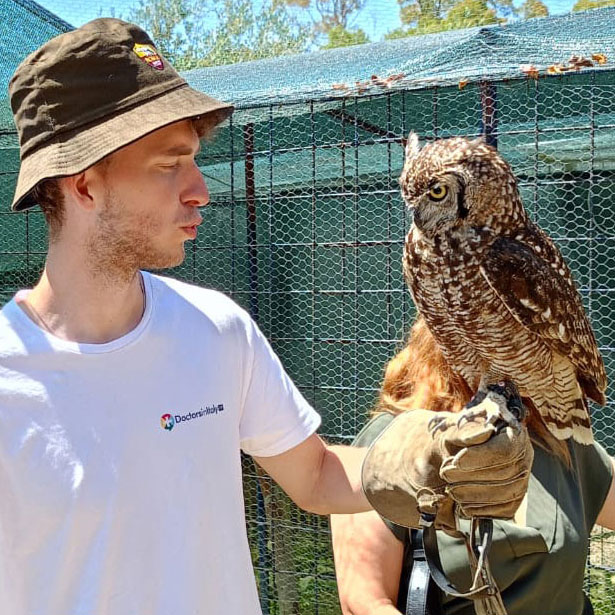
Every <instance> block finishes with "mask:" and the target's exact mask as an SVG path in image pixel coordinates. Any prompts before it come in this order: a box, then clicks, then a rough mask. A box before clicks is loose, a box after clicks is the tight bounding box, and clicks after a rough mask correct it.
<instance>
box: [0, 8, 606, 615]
mask: <svg viewBox="0 0 615 615" xmlns="http://www.w3.org/2000/svg"><path fill="white" fill-rule="evenodd" d="M6 1H7V0H0V2H6ZM562 23H564V24H568V23H569V22H568V21H565V22H562ZM592 23H593V22H592ZM562 27H565V26H562V25H561V24H560V28H562ZM604 32H605V30H604V29H603V30H602V36H606V34H605V33H604ZM455 36H456V37H459V36H462V35H459V34H456V35H455ZM554 36H555V35H554ZM462 37H463V36H462ZM613 39H615V28H613V27H612V26H611V40H613ZM455 40H456V39H455ZM605 40H606V39H605ZM604 44H605V45H606V43H604ZM35 46H36V45H35ZM566 49H568V48H566ZM556 51H557V53H558V54H561V53H562V51H561V49H560V50H556ZM595 51H602V50H601V49H595ZM331 53H333V52H331ZM342 53H343V54H346V53H347V52H346V51H344V52H342ZM335 57H336V56H335V55H329V56H328V58H329V59H328V60H327V62H334V61H335ZM344 57H345V56H344ZM298 61H300V62H301V63H302V65H303V64H305V63H306V62H308V63H309V61H308V59H306V57H302V58H301V59H300V60H298ZM366 61H367V60H366ZM437 68H438V67H437V65H435V66H434V70H437ZM368 69H369V65H368ZM483 69H484V67H483ZM212 70H213V72H211V71H208V72H207V77H205V76H204V73H200V77H199V78H197V77H195V74H193V73H191V74H189V75H188V78H189V79H191V80H192V81H193V84H194V85H195V86H196V87H202V88H205V89H206V91H209V92H210V93H214V94H217V92H215V91H213V92H212V91H211V90H208V89H207V88H206V86H207V84H209V83H214V82H216V81H217V83H218V85H217V87H218V88H220V89H223V88H228V87H229V84H232V83H235V82H236V83H245V81H242V74H243V75H244V76H245V77H246V79H247V78H248V75H249V74H253V70H254V65H245V66H244V67H243V68H241V67H232V69H231V68H225V69H223V70H222V71H220V72H218V73H216V72H215V70H216V69H212ZM361 70H365V66H362V67H361ZM484 70H485V69H484ZM484 70H483V73H482V77H481V78H480V79H478V78H477V79H475V80H474V81H473V82H470V83H468V84H467V85H466V86H465V87H459V86H457V85H441V84H438V85H433V84H432V83H431V82H425V83H424V84H423V86H421V85H420V83H417V82H413V83H412V86H411V87H410V85H408V84H406V87H404V85H403V83H401V84H399V86H398V87H396V88H391V89H389V90H387V91H385V92H383V91H382V89H370V88H367V89H366V90H365V91H363V92H361V93H359V92H358V91H356V90H355V91H351V92H346V93H345V94H344V95H337V93H335V95H332V92H331V87H330V85H331V79H333V76H331V78H330V79H329V81H328V82H327V83H328V86H327V87H326V88H322V89H321V91H320V93H319V94H318V95H316V93H315V91H311V93H310V96H309V97H306V96H305V92H304V93H303V94H301V93H299V95H295V94H293V95H292V96H289V97H288V99H286V100H284V99H283V97H280V96H278V97H276V98H275V99H272V100H269V101H264V100H263V99H262V98H261V99H258V100H255V101H253V103H250V101H249V96H248V95H247V94H246V97H245V98H244V99H242V103H241V105H240V108H239V109H238V111H237V112H236V113H235V114H234V116H233V117H232V118H231V120H230V121H229V122H227V123H226V124H225V125H223V126H222V127H221V128H220V130H219V133H218V135H217V138H216V140H215V141H214V142H212V143H211V144H208V146H206V147H204V148H203V151H202V153H201V154H200V155H199V158H198V163H199V165H200V167H201V169H202V172H203V174H204V175H205V177H206V178H207V179H208V182H209V186H210V191H211V204H210V205H209V206H208V207H207V208H205V209H204V211H203V216H204V222H203V224H202V226H201V230H200V234H199V237H198V238H197V239H196V240H195V241H194V242H192V244H191V245H190V246H189V248H188V250H187V258H186V261H185V262H184V263H183V264H182V265H181V266H180V267H178V268H176V269H174V270H173V272H172V275H173V276H175V277H178V278H182V279H185V280H188V281H191V282H195V283H197V284H200V285H204V286H211V287H214V288H217V289H220V290H223V291H225V292H226V293H228V294H229V295H230V296H232V297H233V298H234V299H235V300H236V301H237V302H238V303H239V304H241V305H242V306H244V307H245V308H246V309H248V310H249V311H250V313H251V314H252V315H253V316H254V318H256V320H257V321H258V323H259V325H260V326H261V328H262V329H263V331H264V333H265V334H266V335H267V336H268V338H269V339H270V340H271V342H272V344H273V346H274V348H275V350H276V351H277V353H278V354H279V356H280V358H281V360H282V362H283V364H284V365H285V367H286V369H287V370H288V372H289V373H290V375H291V377H292V378H293V379H294V381H295V382H296V383H297V385H298V386H299V388H300V389H301V390H302V392H303V394H304V395H305V396H306V398H307V399H308V400H309V401H310V402H311V403H312V404H313V405H314V406H315V407H316V408H317V409H318V410H319V412H320V413H321V414H322V416H323V428H322V430H321V432H322V434H323V435H324V436H325V437H326V438H327V439H328V440H329V441H333V442H342V443H348V442H350V441H351V440H352V438H353V437H354V435H355V434H356V433H357V432H358V430H359V429H360V427H361V426H362V424H363V423H364V421H365V419H366V417H367V415H368V413H369V410H370V408H371V407H372V405H373V402H374V399H375V397H376V394H377V390H378V386H379V382H380V379H381V376H382V371H383V367H384V364H385V363H386V361H387V360H388V359H389V358H390V357H391V356H392V355H393V354H394V353H395V351H396V349H398V348H399V346H400V344H401V343H402V342H403V339H404V337H405V335H406V333H407V332H408V330H409V327H410V323H411V322H412V320H413V316H414V308H413V305H412V301H411V299H410V297H409V294H408V292H407V290H406V287H405V285H404V282H403V279H402V273H401V255H402V243H403V238H404V236H405V234H406V232H407V230H408V228H409V224H410V220H409V218H408V215H407V212H406V210H405V208H404V206H403V203H402V201H401V198H400V195H399V189H398V185H397V178H398V176H399V174H400V171H401V165H402V156H403V151H402V147H401V141H402V138H403V137H405V136H406V135H407V133H408V132H409V130H410V129H412V130H414V131H416V132H417V133H418V134H419V135H420V136H421V137H422V138H425V139H436V138H444V137H448V136H458V135H460V136H469V137H472V136H478V135H479V134H484V135H486V137H487V138H488V140H489V141H490V142H491V143H492V144H494V145H496V146H497V147H498V149H499V151H500V152H501V154H502V155H503V156H504V157H505V158H506V159H507V160H508V161H509V162H510V163H511V165H512V167H513V170H514V172H515V174H516V175H517V177H518V180H519V186H520V190H521V193H522V197H523V200H524V203H525V205H526V207H527V209H528V210H529V212H530V213H531V215H532V217H533V218H534V219H535V220H536V221H537V222H538V223H539V224H540V225H541V226H542V227H543V228H544V229H545V230H546V231H547V232H548V233H549V234H550V235H551V237H553V239H554V240H555V242H556V243H557V244H558V246H559V247H560V248H561V250H562V252H563V254H564V256H565V257H566V258H567V261H568V263H569V264H570V266H571V269H572V272H573V275H574V277H575V280H576V282H577V285H578V287H579V289H580V292H581V294H582V296H583V300H584V304H585V307H586V309H587V311H588V313H589V315H590V318H591V321H592V324H593V326H594V329H595V332H596V336H597V340H598V344H599V347H600V350H601V352H602V355H603V357H604V360H605V364H606V367H607V374H608V376H609V381H610V382H611V384H610V385H609V390H608V392H607V395H608V397H609V399H610V400H613V399H614V396H613V393H614V390H613V384H612V382H613V377H614V375H615V328H614V326H613V322H614V321H615V320H614V317H615V307H614V306H615V302H614V301H613V297H614V294H615V283H614V282H613V278H614V273H615V209H614V208H613V205H612V195H613V190H614V188H615V173H614V171H615V147H613V146H614V145H615V108H614V107H613V100H614V94H615V71H613V70H612V68H611V69H609V68H608V67H607V68H606V69H599V70H598V69H596V70H589V71H584V72H580V73H576V72H575V73H572V74H570V73H567V74H564V75H561V76H551V77H541V78H540V79H538V80H535V79H526V78H522V79H520V78H515V79H509V78H507V79H501V78H496V77H497V75H496V76H489V75H486V73H485V72H484ZM229 71H231V72H232V74H233V75H234V80H235V81H233V79H230V75H231V72H229ZM242 71H243V73H242ZM287 71H288V72H289V73H292V65H289V66H287ZM462 72H463V71H462ZM259 74H261V73H259ZM216 75H217V76H216ZM222 77H224V78H222ZM291 77H292V75H291ZM517 77H518V75H517ZM290 79H291V78H290V77H289V80H290ZM237 87H238V89H239V88H240V86H237ZM241 87H242V86H241ZM225 97H226V98H227V99H232V97H233V96H232V91H227V93H226V96H225ZM2 113H4V114H5V115H7V112H6V107H3V111H2ZM0 157H1V158H0V161H1V165H2V166H1V169H0V197H1V198H2V202H3V203H4V204H5V206H4V209H3V211H2V212H0V228H1V229H2V241H1V242H0V300H2V301H6V300H7V299H8V298H9V297H10V296H11V295H12V294H13V293H14V292H15V291H16V290H17V289H18V288H21V287H24V286H31V285H32V284H33V283H35V281H36V279H37V276H38V275H39V273H40V270H41V268H42V264H43V262H44V256H45V250H46V232H45V225H44V222H43V219H42V215H41V213H40V212H38V211H32V212H29V213H26V214H12V213H8V203H9V201H10V197H11V195H12V189H13V186H14V182H15V174H16V171H17V168H18V164H19V163H18V154H17V141H16V136H15V133H14V131H13V129H12V128H10V126H9V124H8V123H5V124H3V125H2V126H0ZM614 403H615V402H614V401H609V403H608V405H607V406H606V407H605V408H603V409H600V408H596V407H594V408H593V409H592V410H593V424H594V430H595V434H596V438H597V440H598V441H600V442H601V443H602V444H603V445H604V446H605V447H606V448H607V450H609V452H610V453H615V430H614V429H613V427H612V425H611V420H610V417H611V416H612V414H613V406H614ZM244 472H245V502H246V513H247V521H248V534H249V540H250V545H251V549H252V554H253V561H254V566H255V572H256V578H257V584H258V587H259V592H260V597H261V603H262V607H263V612H264V613H266V614H272V615H274V614H276V615H277V614H281V615H286V614H291V613H292V614H296V613H300V614H301V615H308V614H310V615H312V614H313V615H329V614H333V613H339V612H340V608H339V604H338V601H337V593H336V586H335V576H334V570H333V560H332V556H331V551H330V537H329V530H328V523H327V520H326V519H324V518H321V517H317V516H314V515H310V514H307V513H304V512H302V511H300V510H298V509H297V508H296V507H294V506H293V505H292V504H291V503H290V502H289V500H288V499H287V498H286V496H285V495H284V494H283V493H282V492H281V491H280V490H279V488H277V487H276V486H275V485H274V484H273V483H272V482H271V480H270V479H269V478H268V477H266V476H264V475H262V474H261V473H260V472H259V471H258V470H257V469H256V468H255V467H254V466H253V464H252V462H251V461H250V460H249V459H247V458H246V459H244ZM613 543H614V539H613V533H612V532H602V531H600V530H598V531H597V532H596V533H595V534H594V536H593V539H592V543H591V548H590V554H589V558H588V567H587V575H586V589H587V590H588V592H589V593H590V595H591V597H592V601H593V603H594V608H595V610H596V613H612V612H613V610H614V609H615V586H614V585H613V579H615V553H614V551H615V547H613Z"/></svg>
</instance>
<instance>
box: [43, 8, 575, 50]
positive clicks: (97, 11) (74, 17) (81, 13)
mask: <svg viewBox="0 0 615 615" xmlns="http://www.w3.org/2000/svg"><path fill="white" fill-rule="evenodd" d="M521 1H522V0H515V4H520V3H521ZM543 1H544V2H545V4H546V5H547V6H548V7H549V11H550V13H551V14H552V15H559V14H562V13H567V12H568V11H570V9H571V8H572V5H573V4H574V2H575V0H543ZM38 3H39V4H41V5H42V6H44V7H45V8H46V9H48V10H49V11H51V12H52V13H55V14H56V15H58V16H60V17H61V18H62V19H64V20H66V21H68V22H69V23H71V24H73V25H74V26H80V25H81V24H83V23H85V22H86V21H89V20H90V19H95V18H96V17H100V16H101V15H102V16H105V17H108V16H111V15H113V14H115V16H116V17H119V16H121V15H122V16H126V15H127V13H128V12H129V10H130V7H132V6H135V5H136V4H138V0H38ZM353 25H355V26H356V27H360V28H362V29H363V30H364V31H365V32H366V33H367V35H368V36H369V37H370V39H371V40H373V41H377V40H381V39H382V37H383V35H384V34H385V33H386V32H388V31H389V30H393V29H394V28H396V27H398V26H399V25H400V23H399V5H398V4H397V0H367V3H366V5H365V8H364V9H363V11H362V12H361V13H360V14H359V15H358V16H357V18H356V19H355V21H354V24H353Z"/></svg>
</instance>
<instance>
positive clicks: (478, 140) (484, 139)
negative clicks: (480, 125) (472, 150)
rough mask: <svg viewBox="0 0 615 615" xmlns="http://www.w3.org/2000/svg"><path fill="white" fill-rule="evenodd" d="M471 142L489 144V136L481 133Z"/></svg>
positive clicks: (473, 143)
mask: <svg viewBox="0 0 615 615" xmlns="http://www.w3.org/2000/svg"><path fill="white" fill-rule="evenodd" d="M470 143H472V145H487V137H486V135H485V134H484V133H483V134H481V135H479V136H478V137H476V138H475V139H472V141H470Z"/></svg>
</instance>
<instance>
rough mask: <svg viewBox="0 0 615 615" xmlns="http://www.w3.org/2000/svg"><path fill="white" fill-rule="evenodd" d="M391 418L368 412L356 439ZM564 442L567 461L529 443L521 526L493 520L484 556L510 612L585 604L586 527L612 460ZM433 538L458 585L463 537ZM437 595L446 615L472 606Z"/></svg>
mask: <svg viewBox="0 0 615 615" xmlns="http://www.w3.org/2000/svg"><path fill="white" fill-rule="evenodd" d="M393 418H394V417H393V416H392V415H390V414H380V415H377V416H376V417H374V418H373V419H372V420H371V421H370V422H369V423H367V425H366V426H365V427H364V428H363V430H362V431H361V432H360V433H359V435H358V436H357V438H356V440H355V445H357V446H368V445H369V444H370V443H371V442H372V441H373V440H374V439H375V438H376V437H377V436H378V435H379V434H380V433H381V432H382V430H383V429H384V428H385V427H386V426H387V425H388V424H389V423H390V422H391V420H392V419H393ZM569 450H570V454H571V458H572V468H571V469H567V468H566V467H565V466H564V465H563V464H562V463H561V462H560V461H559V460H558V459H557V458H556V457H554V456H553V455H550V454H548V453H547V452H546V451H544V450H543V449H541V448H539V447H535V450H534V463H533V466H532V474H531V477H530V482H529V486H528V493H527V512H526V522H525V526H523V527H521V526H519V525H517V524H516V523H514V522H512V521H494V528H493V544H492V547H491V551H490V553H489V562H490V564H491V571H492V572H493V575H494V577H495V579H496V581H497V583H498V586H499V588H500V590H501V593H502V598H503V600H504V603H505V605H506V608H507V610H508V614H509V615H581V614H582V613H583V612H584V601H585V596H584V594H583V589H582V587H583V577H584V572H585V563H586V558H587V549H588V545H589V535H590V532H591V529H592V527H593V525H594V523H595V522H596V518H597V517H598V514H599V512H600V510H601V508H602V505H603V503H604V500H605V498H606V495H607V493H608V491H609V487H610V485H611V480H612V465H611V460H610V457H609V456H608V454H607V453H606V451H605V450H604V449H603V448H602V447H601V446H600V445H599V444H593V445H591V446H585V445H583V444H578V443H576V442H574V441H571V440H569ZM522 506H523V505H522ZM387 525H389V527H391V530H392V531H393V533H394V534H395V535H396V536H397V538H399V539H400V540H402V541H403V540H404V539H405V537H407V532H408V531H407V529H406V528H401V527H399V526H395V525H393V524H389V523H387ZM461 527H462V529H466V530H468V528H469V521H461ZM438 544H439V547H440V557H441V558H442V564H443V567H444V570H445V572H446V574H447V575H448V576H449V578H450V579H451V581H452V582H453V583H454V584H455V585H456V586H457V587H458V588H460V589H467V588H468V587H469V586H470V569H469V565H468V560H467V553H466V547H465V544H464V542H463V541H462V540H461V539H457V538H453V537H452V536H449V535H448V534H446V533H445V532H441V531H440V532H438ZM410 565H411V564H410ZM443 603H444V604H443V611H444V613H445V615H453V614H454V615H473V614H474V608H473V606H472V603H471V602H470V601H467V600H463V599H460V598H452V597H450V596H445V597H444V599H443Z"/></svg>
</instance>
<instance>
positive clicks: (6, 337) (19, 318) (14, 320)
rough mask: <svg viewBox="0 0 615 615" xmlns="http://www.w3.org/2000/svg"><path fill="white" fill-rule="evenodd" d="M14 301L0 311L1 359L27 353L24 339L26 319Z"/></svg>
mask: <svg viewBox="0 0 615 615" xmlns="http://www.w3.org/2000/svg"><path fill="white" fill-rule="evenodd" d="M19 312H20V308H19V307H18V306H17V304H16V303H15V300H14V299H12V300H11V301H9V302H8V303H6V304H5V305H4V306H3V307H2V309H1V310H0V357H1V356H6V355H11V354H14V353H15V352H17V353H19V354H21V353H22V352H24V351H25V347H24V341H23V339H22V337H23V336H22V330H23V329H24V320H25V318H27V317H25V316H24V315H23V314H20V313H19Z"/></svg>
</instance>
